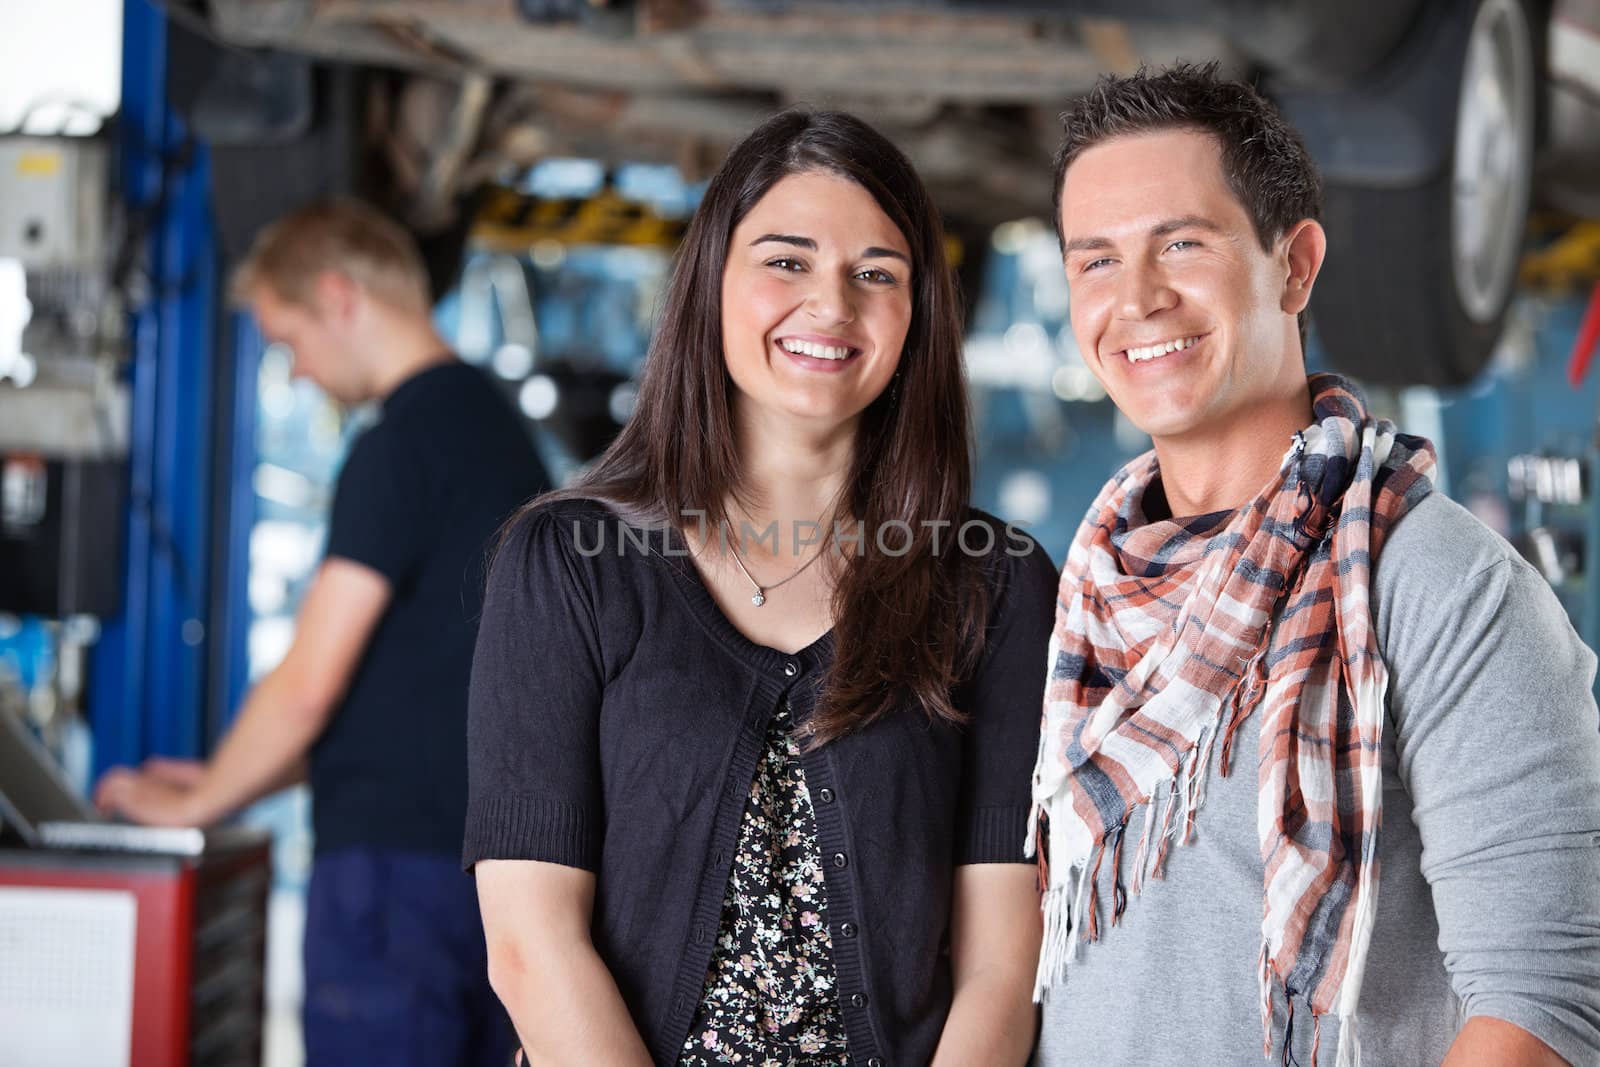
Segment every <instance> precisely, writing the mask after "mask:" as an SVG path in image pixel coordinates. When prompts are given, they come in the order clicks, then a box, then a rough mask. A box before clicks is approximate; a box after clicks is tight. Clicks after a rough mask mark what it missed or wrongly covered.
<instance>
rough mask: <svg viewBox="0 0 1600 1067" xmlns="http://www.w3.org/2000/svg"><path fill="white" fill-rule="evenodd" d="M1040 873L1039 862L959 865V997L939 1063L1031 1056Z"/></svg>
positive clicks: (954, 953)
mask: <svg viewBox="0 0 1600 1067" xmlns="http://www.w3.org/2000/svg"><path fill="white" fill-rule="evenodd" d="M1037 880H1038V870H1037V869H1036V868H1035V867H1034V866H1033V865H1032V864H1023V863H974V864H967V865H965V866H961V867H957V868H956V879H955V901H954V905H953V910H952V912H951V917H950V964H951V975H952V978H953V981H954V986H955V990H954V992H955V997H954V999H953V1000H952V1002H951V1005H950V1014H949V1015H948V1016H946V1018H945V1024H944V1032H943V1033H942V1034H941V1035H940V1036H939V1048H938V1050H937V1051H936V1052H935V1053H934V1056H933V1065H932V1067H960V1065H962V1064H969V1063H985V1064H994V1065H996V1067H1004V1065H1013V1064H1014V1065H1016V1067H1021V1065H1022V1064H1024V1063H1027V1062H1028V1055H1029V1053H1031V1052H1032V1050H1033V1038H1034V1031H1035V1029H1036V1028H1037V1027H1038V1008H1036V1007H1035V1006H1034V1003H1033V979H1034V971H1035V969H1036V968H1037V967H1038V964H1039V942H1040V941H1041V939H1042V938H1043V937H1044V923H1043V918H1042V917H1041V914H1040V911H1039V892H1038V889H1037Z"/></svg>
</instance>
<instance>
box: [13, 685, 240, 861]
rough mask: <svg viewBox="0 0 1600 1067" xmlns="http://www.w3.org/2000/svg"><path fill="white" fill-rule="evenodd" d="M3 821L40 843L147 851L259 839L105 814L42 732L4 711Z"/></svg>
mask: <svg viewBox="0 0 1600 1067" xmlns="http://www.w3.org/2000/svg"><path fill="white" fill-rule="evenodd" d="M0 823H3V824H4V825H5V826H8V827H10V828H11V829H13V830H14V831H16V833H17V835H18V836H19V837H21V838H22V840H23V842H24V843H26V844H28V845H30V846H32V847H35V848H64V849H86V850H93V851H113V852H147V853H158V854H161V855H169V856H199V855H202V854H203V853H205V852H207V851H208V850H210V849H215V848H217V847H219V846H220V847H227V846H228V845H230V844H245V843H248V842H251V841H256V840H259V839H260V837H261V832H260V831H259V830H254V829H250V828H247V827H218V828H215V829H211V830H202V829H200V828H199V827H192V826H135V825H132V824H130V823H122V822H115V821H111V820H108V819H105V818H103V817H102V816H101V815H100V813H99V812H97V811H95V809H94V806H93V805H92V804H90V803H89V802H88V801H87V800H85V799H84V798H83V797H81V796H79V795H78V793H77V791H76V790H75V789H73V788H72V783H71V782H69V781H68V780H67V777H66V775H64V774H63V773H62V772H61V769H60V768H59V767H57V766H56V762H55V760H54V759H53V758H52V757H51V755H50V753H49V751H48V750H47V749H46V748H45V747H44V745H42V744H40V743H39V740H38V738H36V737H34V736H33V734H32V733H31V732H30V731H29V730H28V728H27V726H25V725H24V724H23V723H22V722H20V721H19V720H18V719H17V717H16V716H14V715H11V714H8V713H6V712H3V711H0Z"/></svg>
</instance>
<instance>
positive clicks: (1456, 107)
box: [1286, 0, 1543, 386]
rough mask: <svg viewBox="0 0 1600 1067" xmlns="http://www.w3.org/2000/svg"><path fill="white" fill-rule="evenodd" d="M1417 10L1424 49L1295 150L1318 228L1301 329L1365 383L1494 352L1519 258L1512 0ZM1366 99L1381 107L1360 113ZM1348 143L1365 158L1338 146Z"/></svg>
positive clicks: (1417, 374)
mask: <svg viewBox="0 0 1600 1067" xmlns="http://www.w3.org/2000/svg"><path fill="white" fill-rule="evenodd" d="M1432 8H1433V10H1432V11H1431V12H1430V15H1431V17H1427V16H1425V17H1424V18H1423V19H1422V20H1421V21H1420V22H1419V25H1418V26H1417V27H1416V29H1415V30H1414V31H1413V35H1414V36H1415V35H1416V34H1424V35H1426V36H1425V39H1424V40H1422V41H1421V42H1420V44H1418V45H1416V46H1415V47H1411V48H1407V47H1404V46H1403V47H1402V49H1401V52H1400V53H1399V54H1397V55H1396V57H1394V59H1393V60H1391V61H1390V62H1389V63H1388V64H1386V65H1385V70H1386V71H1390V72H1392V76H1391V77H1388V78H1385V77H1383V76H1381V75H1380V76H1379V77H1378V78H1377V79H1375V81H1374V84H1372V85H1371V86H1369V87H1368V88H1366V89H1363V90H1362V91H1360V92H1359V93H1357V94H1345V99H1346V100H1350V99H1351V98H1352V97H1357V98H1359V99H1357V100H1355V103H1356V105H1357V106H1354V107H1352V108H1350V109H1349V110H1348V111H1347V112H1346V113H1345V117H1344V118H1337V117H1334V118H1330V115H1334V114H1335V113H1336V112H1337V111H1338V110H1339V109H1338V106H1337V105H1335V106H1334V107H1333V108H1331V109H1329V108H1324V109H1323V113H1322V115H1321V118H1322V119H1323V120H1324V121H1323V123H1322V126H1321V127H1320V129H1319V134H1320V137H1318V138H1309V139H1308V141H1309V142H1310V146H1311V149H1312V153H1313V155H1314V156H1321V157H1322V158H1319V160H1318V161H1319V163H1320V164H1322V165H1323V170H1324V181H1325V185H1324V211H1323V223H1324V226H1325V227H1326V229H1327V232H1328V256H1327V259H1326V261H1325V263H1324V265H1323V268H1322V273H1321V274H1320V276H1319V277H1318V279H1317V282H1316V288H1315V290H1314V296H1313V300H1312V320H1313V323H1314V325H1315V329H1316V333H1317V336H1318V338H1319V340H1320V341H1321V343H1322V345H1323V346H1324V348H1325V350H1326V354H1327V356H1328V359H1329V361H1330V362H1331V363H1332V364H1333V365H1334V366H1335V367H1336V368H1337V369H1339V370H1341V371H1344V372H1346V373H1348V374H1350V375H1352V376H1354V377H1356V378H1358V379H1361V380H1363V381H1366V382H1369V383H1372V384H1383V385H1397V386H1399V385H1431V386H1455V385H1463V384H1465V383H1467V382H1470V381H1471V380H1473V379H1474V378H1475V377H1476V376H1477V375H1478V373H1479V372H1480V371H1481V370H1482V369H1483V367H1484V366H1485V365H1486V364H1487V363H1488V361H1489V358H1490V356H1491V355H1492V354H1493V351H1494V348H1495V345H1496V343H1497V342H1498V340H1499V337H1500V332H1501V327H1502V325H1503V323H1504V319H1505V312H1506V308H1507V306H1508V305H1509V303H1510V301H1511V297H1512V295H1513V292H1514V290H1515V284H1516V269H1517V264H1518V262H1519V261H1520V259H1521V252H1522V244H1523V235H1524V227H1525V225H1526V221H1527V215H1528V204H1529V197H1530V190H1531V185H1532V173H1533V156H1534V148H1535V143H1536V137H1535V123H1536V119H1537V116H1536V110H1537V109H1536V107H1535V97H1536V86H1537V73H1536V66H1535V54H1536V53H1535V41H1534V32H1533V27H1532V25H1531V22H1532V20H1531V19H1530V18H1529V12H1528V9H1527V8H1526V7H1525V6H1524V4H1523V3H1522V2H1520V0H1478V2H1476V3H1472V4H1456V3H1454V2H1449V3H1436V4H1434V5H1432ZM1539 28H1540V29H1541V30H1542V29H1543V26H1542V25H1541V26H1540V27H1539ZM1419 52H1431V53H1432V55H1419ZM1374 99H1376V100H1387V101H1388V103H1387V104H1386V105H1384V104H1378V105H1376V106H1372V107H1370V108H1369V109H1367V110H1363V108H1362V106H1360V105H1361V104H1363V103H1367V104H1370V103H1371V101H1373V100H1374ZM1297 109H1298V110H1301V111H1304V110H1305V101H1300V102H1299V104H1298V105H1291V106H1289V107H1286V110H1287V111H1289V112H1290V114H1291V118H1293V117H1294V112H1295V111H1296V110H1297ZM1312 126H1313V128H1318V127H1317V126H1316V124H1315V123H1313V124H1312ZM1385 134H1389V135H1393V136H1391V137H1390V138H1388V139H1386V138H1385V136H1384V135H1385ZM1361 136H1364V137H1366V138H1367V139H1368V140H1369V141H1373V142H1375V143H1376V145H1377V147H1376V148H1373V147H1371V146H1370V145H1369V146H1368V147H1367V148H1365V149H1362V150H1349V143H1350V141H1351V140H1352V139H1353V138H1356V137H1361ZM1341 137H1342V138H1343V139H1344V140H1343V142H1342V143H1341V141H1340V138H1341ZM1318 140H1320V141H1321V144H1320V146H1319V144H1318V143H1317V142H1318ZM1319 147H1320V149H1321V151H1320V152H1319ZM1384 150H1392V152H1393V154H1394V155H1395V156H1396V157H1397V158H1396V159H1395V160H1383V159H1378V158H1376V157H1372V160H1371V161H1372V163H1373V165H1372V166H1371V167H1369V168H1366V170H1365V172H1363V168H1362V167H1361V166H1360V165H1359V157H1360V154H1361V152H1362V151H1366V152H1374V151H1384ZM1330 157H1331V158H1330Z"/></svg>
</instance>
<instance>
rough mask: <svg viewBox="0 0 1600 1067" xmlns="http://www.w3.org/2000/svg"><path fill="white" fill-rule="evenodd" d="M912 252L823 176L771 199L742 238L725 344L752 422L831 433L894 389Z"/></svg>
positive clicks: (874, 211) (850, 188)
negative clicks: (799, 423)
mask: <svg viewBox="0 0 1600 1067" xmlns="http://www.w3.org/2000/svg"><path fill="white" fill-rule="evenodd" d="M911 294H912V277H911V248H910V246H909V244H908V243H907V242H906V239H905V237H904V235H902V234H901V233H900V231H899V229H897V228H896V227H895V224H894V223H893V222H891V221H889V217H888V216H887V215H885V214H884V213H883V209H882V208H880V207H878V204H877V201H875V200H873V198H872V194H871V193H869V192H867V191H866V190H865V189H863V188H862V187H861V186H859V185H857V184H856V183H855V182H852V181H849V180H848V179H845V178H840V177H836V176H834V175H832V174H828V173H824V172H820V171H808V172H804V173H800V174H791V175H789V176H788V177H786V178H783V179H782V180H780V181H779V182H777V184H775V185H773V187H772V188H771V189H769V190H767V194H766V195H765V196H763V197H762V198H761V199H760V200H759V201H757V202H756V205H755V207H753V208H751V209H750V213H749V214H747V215H746V216H745V217H744V219H743V220H742V221H740V223H739V225H738V226H737V227H736V228H735V229H734V231H733V237H732V239H731V240H730V241H729V243H728V256H727V266H726V268H725V269H724V271H723V274H722V346H723V357H724V359H725V360H726V362H727V367H728V374H729V376H730V377H731V378H732V379H733V384H734V387H735V388H736V390H737V392H738V401H737V402H738V403H739V404H741V405H745V406H746V407H747V411H746V414H758V415H764V416H779V417H785V416H786V417H791V418H799V419H804V420H807V421H811V422H815V423H818V424H819V425H820V427H822V428H829V427H831V426H837V425H839V424H843V423H846V422H850V421H853V420H854V419H856V418H857V417H858V416H859V415H860V414H861V412H862V411H863V410H864V409H865V408H866V407H867V405H868V404H870V403H872V401H873V400H874V399H876V398H877V396H878V395H879V394H880V393H882V392H883V390H884V389H885V388H886V387H887V386H888V384H889V380H890V378H891V377H893V375H894V372H895V367H896V366H898V365H899V362H900V352H901V349H902V347H903V346H904V344H905V339H906V331H907V329H908V328H909V327H910V325H911V299H912V296H911Z"/></svg>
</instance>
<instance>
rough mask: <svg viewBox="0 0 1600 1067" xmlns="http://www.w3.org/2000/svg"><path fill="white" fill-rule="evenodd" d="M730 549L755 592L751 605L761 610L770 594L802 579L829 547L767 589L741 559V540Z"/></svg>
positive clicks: (751, 596)
mask: <svg viewBox="0 0 1600 1067" xmlns="http://www.w3.org/2000/svg"><path fill="white" fill-rule="evenodd" d="M728 547H730V548H732V549H733V562H734V565H735V566H736V567H738V568H739V573H740V574H742V575H744V579H745V581H747V582H749V583H750V587H751V588H752V589H754V590H755V592H754V593H752V594H750V603H752V604H754V605H755V606H756V607H758V608H759V607H760V606H761V605H763V604H765V603H766V602H767V594H768V593H770V592H772V590H774V589H777V588H778V587H779V586H783V585H788V584H789V583H790V582H792V581H794V580H795V579H796V578H798V577H800V575H802V574H804V573H805V571H806V568H807V567H809V566H811V565H812V564H813V563H815V562H816V561H817V560H819V559H821V558H822V552H823V548H826V547H827V546H826V545H824V546H823V548H819V549H817V554H816V555H814V556H812V557H811V558H810V559H808V560H806V561H805V562H804V563H802V564H800V566H799V567H798V568H797V569H796V570H795V572H794V573H793V574H791V575H789V576H788V577H787V578H785V579H783V580H782V581H779V582H773V583H772V584H771V585H769V586H765V587H763V586H762V584H761V583H760V582H758V581H756V580H755V578H753V577H751V574H750V571H749V570H748V569H747V568H746V567H745V565H744V560H743V559H741V558H740V556H741V555H742V553H741V552H740V551H739V539H738V538H734V540H733V541H732V542H731V543H730V544H729V546H728Z"/></svg>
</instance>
